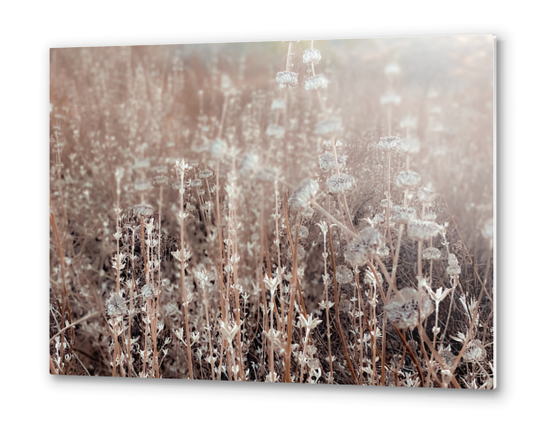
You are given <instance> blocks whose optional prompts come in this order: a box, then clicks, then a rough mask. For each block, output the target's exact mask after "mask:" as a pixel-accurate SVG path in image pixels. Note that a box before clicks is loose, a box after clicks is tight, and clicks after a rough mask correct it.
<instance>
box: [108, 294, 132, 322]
mask: <svg viewBox="0 0 542 424" xmlns="http://www.w3.org/2000/svg"><path fill="white" fill-rule="evenodd" d="M127 310H128V309H127V308H126V305H125V303H124V299H123V298H122V296H121V295H120V294H118V293H112V294H111V297H110V298H109V300H108V301H107V313H108V314H109V315H110V316H112V317H115V316H122V315H125V314H126V312H127Z"/></svg>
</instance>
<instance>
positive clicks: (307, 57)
mask: <svg viewBox="0 0 542 424" xmlns="http://www.w3.org/2000/svg"><path fill="white" fill-rule="evenodd" d="M321 59H322V55H321V54H320V51H319V50H317V49H307V50H305V51H304V52H303V63H305V64H307V65H312V64H314V65H317V64H318V62H320V60H321Z"/></svg>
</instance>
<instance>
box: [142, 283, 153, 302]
mask: <svg viewBox="0 0 542 424" xmlns="http://www.w3.org/2000/svg"><path fill="white" fill-rule="evenodd" d="M141 294H142V296H143V297H144V298H145V299H150V298H152V297H153V296H154V289H153V287H152V286H151V285H150V284H145V285H144V286H143V288H142V289H141Z"/></svg>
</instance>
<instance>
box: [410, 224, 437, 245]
mask: <svg viewBox="0 0 542 424" xmlns="http://www.w3.org/2000/svg"><path fill="white" fill-rule="evenodd" d="M438 229H439V227H438V226H437V225H436V224H435V223H434V222H433V221H422V220H420V219H413V220H412V221H409V223H408V235H409V236H410V237H411V238H413V239H414V240H416V241H424V240H429V239H430V238H431V237H435V236H436V235H437V234H438Z"/></svg>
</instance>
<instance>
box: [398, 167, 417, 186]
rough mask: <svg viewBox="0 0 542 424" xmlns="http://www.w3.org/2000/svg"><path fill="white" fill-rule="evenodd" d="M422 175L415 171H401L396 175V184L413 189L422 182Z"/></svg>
mask: <svg viewBox="0 0 542 424" xmlns="http://www.w3.org/2000/svg"><path fill="white" fill-rule="evenodd" d="M420 181H421V177H420V175H419V174H418V173H417V172H414V171H401V172H399V173H398V174H397V175H396V176H395V185H396V186H397V188H399V189H403V190H404V189H407V188H408V189H412V188H414V187H416V186H417V185H418V184H420Z"/></svg>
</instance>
